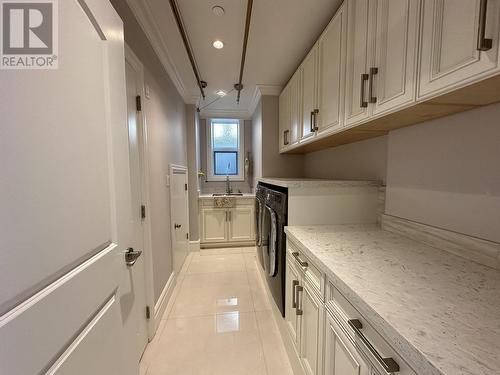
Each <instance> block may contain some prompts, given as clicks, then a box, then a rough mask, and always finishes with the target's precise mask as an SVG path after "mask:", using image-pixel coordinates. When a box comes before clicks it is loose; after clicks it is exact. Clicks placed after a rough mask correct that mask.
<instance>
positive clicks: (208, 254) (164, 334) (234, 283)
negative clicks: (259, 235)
mask: <svg viewBox="0 0 500 375" xmlns="http://www.w3.org/2000/svg"><path fill="white" fill-rule="evenodd" d="M257 267H258V263H257V259H256V254H255V248H253V247H252V248H231V249H213V250H201V252H199V253H198V252H197V253H192V254H190V255H189V256H188V258H187V260H186V263H185V264H184V267H183V269H182V271H181V273H180V275H179V280H178V283H177V286H176V288H175V290H174V292H173V295H172V298H171V300H170V304H169V306H168V307H167V310H166V311H165V315H164V317H163V319H162V321H161V323H160V327H159V328H158V331H157V334H156V336H155V338H154V339H153V341H152V342H151V343H150V344H149V345H148V347H147V348H146V351H145V353H144V355H143V358H142V361H141V375H170V374H172V375H173V374H175V375H181V374H182V375H188V374H189V375H224V374H234V375H240V374H241V375H244V374H248V375H250V374H252V375H265V374H267V375H273V374H279V375H287V374H290V375H291V374H292V370H291V368H290V364H289V361H288V358H287V355H286V352H285V348H284V346H283V343H282V341H281V338H280V335H279V331H278V327H277V325H276V323H275V321H274V318H273V315H272V311H271V306H270V304H269V301H268V299H267V295H266V291H265V289H264V284H263V283H262V281H261V279H260V276H259V274H258V272H259V270H258V269H257Z"/></svg>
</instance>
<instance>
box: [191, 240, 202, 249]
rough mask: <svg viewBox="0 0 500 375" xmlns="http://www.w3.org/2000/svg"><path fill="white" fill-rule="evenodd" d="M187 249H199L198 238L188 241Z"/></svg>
mask: <svg viewBox="0 0 500 375" xmlns="http://www.w3.org/2000/svg"><path fill="white" fill-rule="evenodd" d="M189 251H190V252H196V251H200V240H197V241H189Z"/></svg>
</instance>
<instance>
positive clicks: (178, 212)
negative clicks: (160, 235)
mask: <svg viewBox="0 0 500 375" xmlns="http://www.w3.org/2000/svg"><path fill="white" fill-rule="evenodd" d="M187 183H188V180H187V168H184V167H177V166H172V167H171V172H170V199H171V200H170V204H171V207H172V208H171V225H172V249H173V263H174V272H175V273H176V274H178V273H179V271H180V270H181V268H182V265H183V264H184V261H185V260H186V256H187V254H188V250H189V216H188V215H189V213H188V210H189V203H188V190H187Z"/></svg>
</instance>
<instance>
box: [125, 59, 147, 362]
mask: <svg viewBox="0 0 500 375" xmlns="http://www.w3.org/2000/svg"><path fill="white" fill-rule="evenodd" d="M125 60H126V62H125V72H126V78H127V119H128V135H129V136H128V139H129V160H130V194H131V207H130V221H131V226H132V236H131V237H132V238H131V242H130V247H131V248H132V249H133V250H134V251H142V252H143V254H144V251H145V247H144V228H143V217H142V214H143V211H142V206H143V202H144V200H143V191H142V190H143V189H142V181H143V177H144V168H143V160H142V147H143V144H144V142H143V137H142V135H143V134H144V131H143V122H142V121H141V118H140V114H139V113H138V112H139V111H138V109H139V108H137V97H140V95H141V93H142V87H141V85H142V82H143V78H142V66H141V64H140V62H139V61H138V60H137V58H136V57H135V56H134V55H133V54H132V52H131V51H129V50H127V53H126V59H125ZM144 209H145V207H144ZM144 214H145V211H144ZM143 254H141V255H142V256H139V258H137V260H136V262H135V264H134V265H133V266H129V267H128V269H127V271H128V272H127V275H126V278H125V282H124V285H123V287H124V295H126V296H127V298H123V300H122V301H123V302H122V304H121V307H122V314H123V316H124V322H125V329H126V330H127V331H128V332H129V337H134V336H135V338H136V343H137V345H136V350H135V351H134V354H133V355H134V358H135V359H136V361H137V362H139V360H140V358H141V356H142V353H143V352H144V349H145V347H146V344H147V343H148V322H147V317H146V305H147V303H146V282H145V280H146V279H145V276H146V275H145V272H146V267H145V256H143Z"/></svg>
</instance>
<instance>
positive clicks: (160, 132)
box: [111, 0, 187, 301]
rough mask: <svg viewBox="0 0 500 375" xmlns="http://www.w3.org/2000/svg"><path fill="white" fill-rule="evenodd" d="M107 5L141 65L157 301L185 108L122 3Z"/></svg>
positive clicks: (167, 257) (167, 255)
mask: <svg viewBox="0 0 500 375" xmlns="http://www.w3.org/2000/svg"><path fill="white" fill-rule="evenodd" d="M111 3H112V4H113V6H114V7H115V9H116V10H117V12H118V14H119V15H120V17H121V18H122V19H123V21H124V26H125V42H126V43H127V44H128V45H129V47H130V48H131V49H132V50H133V51H134V53H135V54H136V55H137V56H138V57H139V59H140V60H141V61H142V62H143V64H144V70H145V72H144V79H145V85H146V86H149V89H150V98H149V99H147V98H145V100H144V111H145V115H146V123H147V128H148V142H149V143H148V146H149V164H150V176H149V182H150V191H149V193H150V198H151V207H149V210H150V211H149V213H150V217H151V237H152V238H151V242H152V253H153V254H152V255H153V282H154V299H155V301H157V300H158V298H159V296H160V294H161V292H162V290H163V288H164V287H165V285H166V283H167V281H168V279H169V277H170V275H171V273H172V270H173V265H172V243H171V236H170V233H171V232H170V228H171V225H170V198H169V196H170V191H169V189H168V187H167V184H166V178H167V177H166V176H167V175H168V174H169V167H170V164H179V165H184V166H186V165H187V155H186V106H185V104H184V102H183V100H182V98H181V97H180V95H179V94H178V92H177V90H176V88H175V86H174V85H173V83H172V81H171V80H170V78H169V77H168V75H167V73H166V72H165V70H164V69H163V66H162V65H161V63H160V61H159V60H158V58H157V56H156V54H155V52H154V51H153V48H152V47H151V45H150V43H149V41H148V39H147V38H146V36H145V34H144V33H143V31H142V29H141V27H140V26H139V24H138V23H137V21H136V20H135V18H134V16H133V14H132V12H131V11H130V8H129V7H128V6H127V5H126V2H125V1H122V0H111Z"/></svg>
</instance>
